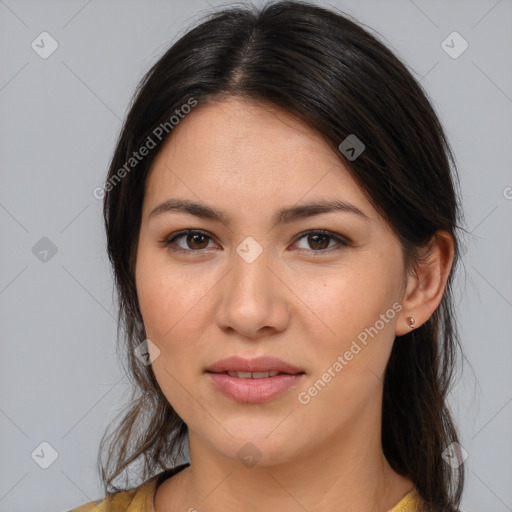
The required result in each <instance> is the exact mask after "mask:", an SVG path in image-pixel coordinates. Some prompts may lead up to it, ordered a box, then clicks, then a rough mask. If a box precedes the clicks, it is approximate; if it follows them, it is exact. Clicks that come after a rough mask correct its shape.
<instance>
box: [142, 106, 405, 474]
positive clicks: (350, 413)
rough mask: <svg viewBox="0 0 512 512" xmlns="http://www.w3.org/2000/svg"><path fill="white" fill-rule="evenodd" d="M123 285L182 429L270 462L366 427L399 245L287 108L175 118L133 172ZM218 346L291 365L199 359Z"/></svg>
mask: <svg viewBox="0 0 512 512" xmlns="http://www.w3.org/2000/svg"><path fill="white" fill-rule="evenodd" d="M168 201H174V203H173V205H172V208H171V205H170V203H167V208H166V207H165V206H161V205H162V204H164V203H166V202H168ZM179 201H188V202H189V203H188V204H191V203H198V204H199V205H201V207H203V208H202V209H201V208H188V209H187V208H184V207H183V203H181V206H180V203H179ZM312 203H326V204H328V203H330V205H331V206H332V205H333V204H338V206H339V208H338V209H331V210H329V209H328V208H327V207H317V208H307V207H306V206H307V205H311V204H312ZM158 207H160V208H158ZM207 209H208V210H207ZM210 210H213V211H215V212H217V214H216V215H214V214H212V213H211V211H210ZM282 210H286V211H285V212H284V213H283V212H282ZM152 212H153V213H152ZM205 212H209V213H208V215H206V213H205ZM187 230H190V231H187ZM136 284H137V293H138V297H139V303H140V308H141V312H142V316H143V320H144V325H145V328H146V334H147V337H148V339H149V340H151V343H150V348H151V347H152V346H153V347H156V349H157V350H156V349H155V348H153V349H152V350H150V352H151V353H152V357H155V356H156V355H158V356H157V357H156V358H155V359H154V361H153V363H152V365H153V370H154V373H155V376H156V378H157V380H158V383H159V385H160V387H161V389H162V391H163V393H164V394H165V396H166V398H167V400H168V401H169V403H170V404H171V405H172V407H173V408H174V409H175V410H176V412H177V413H178V414H179V415H180V417H181V418H182V419H183V420H184V421H185V423H186V424H187V425H188V428H189V436H190V440H192V439H193V438H195V439H198V440H201V442H202V443H203V444H204V445H205V446H208V447H210V448H211V450H213V451H215V452H217V453H219V454H222V455H223V456H225V457H228V458H231V459H233V460H236V459H237V457H238V455H237V454H238V452H239V450H240V449H241V448H242V447H244V446H245V443H247V442H251V443H252V444H253V445H254V446H255V447H256V449H257V453H258V454H259V455H258V456H260V457H261V462H260V464H265V463H266V464H278V463H280V462H284V461H286V460H291V459H293V458H299V457H301V456H306V455H307V454H308V452H309V453H311V452H312V451H314V450H317V449H318V448H319V446H320V445H322V444H325V443H328V442H329V443H332V441H333V439H339V438H341V437H342V436H340V434H341V433H343V432H345V433H346V434H347V435H354V434H355V433H356V432H358V433H359V435H362V434H364V435H371V433H372V432H374V431H375V429H377V428H378V427H379V426H380V423H379V420H380V413H381V411H380V403H381V397H382V376H383V373H384V370H385V367H386V363H387V360H388V358H389V355H390V351H391V348H392V344H393V341H394V337H395V329H396V322H397V318H398V311H399V310H400V309H401V306H400V301H401V299H402V297H403V289H404V261H403V256H402V250H401V247H400V245H399V242H398V240H397V238H396V236H395V235H394V234H393V232H392V231H391V229H390V228H389V227H388V225H387V224H386V223H385V221H384V219H383V218H382V217H380V216H379V214H378V213H377V212H376V211H375V210H374V208H373V207H372V206H371V204H370V203H369V202H368V200H367V199H366V197H365V196H364V194H363V192H362V190H361V188H360V187H359V186H358V185H357V184H356V182H355V181H354V180H353V179H352V178H351V176H350V174H349V172H348V171H347V169H346V168H345V167H344V165H343V164H342V163H341V161H340V159H339V157H338V155H336V154H335V152H333V150H331V149H330V147H329V146H328V145H327V144H326V142H325V141H324V140H322V138H321V137H320V136H319V135H318V134H316V133H315V132H314V131H312V130H311V129H310V128H309V127H308V126H306V125H304V124H303V123H301V122H300V121H298V120H295V119H294V118H292V117H290V116H289V115H287V114H286V113H284V112H282V111H280V110H278V109H276V108H274V107H271V106H268V105H267V106H261V105H257V104H254V103H249V102H244V101H241V100H235V99H229V100H223V101H219V102H212V103H209V104H207V105H202V106H198V107H196V108H195V109H194V110H193V111H192V112H191V113H190V114H188V115H187V117H185V118H184V119H183V120H181V121H180V123H179V125H177V126H176V127H175V128H174V130H173V133H172V136H171V137H170V138H169V139H168V140H167V141H166V143H165V145H164V146H163V148H162V149H161V151H160V153H159V154H158V155H157V157H156V159H155V161H154V164H153V166H152V168H151V170H150V173H149V175H148V178H147V181H146V190H145V196H144V204H143V217H142V224H141V229H140V235H139V243H138V251H137V264H136ZM152 344H153V345H152ZM230 356H240V357H241V358H243V359H246V360H250V361H252V360H254V359H255V358H258V357H260V356H270V357H274V358H278V359H280V360H281V361H283V362H285V363H288V364H289V365H292V366H293V367H295V369H296V370H297V371H299V372H301V373H299V374H298V375H297V374H296V375H294V376H290V375H280V376H279V375H278V376H277V377H270V376H269V377H267V378H264V379H262V381H263V380H264V381H265V383H263V382H262V383H258V382H257V379H253V380H252V381H251V382H249V383H248V382H247V381H245V382H243V380H244V379H241V378H239V377H236V376H231V377H230V376H229V375H219V374H216V375H213V376H212V373H210V372H209V371H207V369H211V368H212V365H214V364H215V363H217V362H218V361H220V360H222V359H225V358H228V357H230ZM268 364H270V363H268ZM273 364H274V363H273ZM260 369H261V368H260ZM269 369H271V368H269ZM289 373H295V372H292V371H289ZM255 376H261V375H255ZM221 388H222V389H224V390H225V391H221ZM244 449H246V448H244Z"/></svg>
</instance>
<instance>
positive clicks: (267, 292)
mask: <svg viewBox="0 0 512 512" xmlns="http://www.w3.org/2000/svg"><path fill="white" fill-rule="evenodd" d="M256 244H257V245H256ZM232 256H233V261H232V269H231V272H230V273H229V275H228V276H226V277H227V279H228V281H227V282H226V284H225V286H224V288H223V290H222V300H221V304H220V306H219V308H218V310H217V313H216V317H217V323H218V325H219V327H222V328H228V327H229V328H232V329H234V330H236V331H238V332H240V333H242V334H243V335H244V336H248V337H256V336H257V332H258V331H259V330H260V329H261V328H263V327H272V328H274V329H277V330H281V329H283V328H285V326H286V325H287V321H288V320H287V311H288V308H287V307H286V305H285V298H284V296H282V294H281V290H280V288H279V280H278V279H276V277H275V276H274V275H273V273H272V271H271V269H270V268H269V267H272V261H273V258H272V254H271V251H270V250H269V249H266V250H263V247H262V246H261V245H260V244H258V243H257V242H256V241H255V240H254V239H252V240H250V239H249V240H248V239H246V240H244V241H243V242H242V243H241V244H240V245H239V246H238V247H237V249H236V253H233V255H232Z"/></svg>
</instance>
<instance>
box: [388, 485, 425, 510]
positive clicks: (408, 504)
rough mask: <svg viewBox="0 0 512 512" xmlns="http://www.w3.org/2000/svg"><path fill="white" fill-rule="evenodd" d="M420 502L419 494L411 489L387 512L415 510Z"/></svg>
mask: <svg viewBox="0 0 512 512" xmlns="http://www.w3.org/2000/svg"><path fill="white" fill-rule="evenodd" d="M420 503H421V499H420V495H419V494H418V492H417V491H416V489H413V490H412V491H411V492H409V493H408V494H406V495H405V496H404V498H403V499H402V500H400V502H399V503H397V504H396V505H395V506H394V507H393V508H392V509H391V510H390V511H389V512H417V511H418V510H419V506H420Z"/></svg>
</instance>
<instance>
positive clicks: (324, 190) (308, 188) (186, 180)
mask: <svg viewBox="0 0 512 512" xmlns="http://www.w3.org/2000/svg"><path fill="white" fill-rule="evenodd" d="M170 194H172V195H173V196H180V197H188V198H191V199H192V198H193V199H198V198H201V199H202V200H204V201H205V202H209V203H215V204H219V203H232V204H233V205H235V204H238V205H239V206H241V207H244V206H245V208H247V207H248V206H249V205H252V206H256V207H258V206H259V208H261V207H263V205H264V204H266V205H268V206H271V205H272V204H273V203H275V204H276V205H278V204H280V205H281V206H282V204H283V203H286V204H288V203H296V202H299V201H301V200H304V201H306V200H309V199H319V198H323V199H334V198H339V199H345V200H349V199H350V200H351V201H352V202H354V201H357V202H359V205H360V206H361V207H364V206H366V210H368V209H370V208H371V207H370V205H369V203H368V201H367V199H366V197H365V196H364V194H363V192H362V190H361V189H360V187H359V186H358V185H357V184H356V182H355V181H354V180H353V178H352V177H351V175H350V173H349V172H348V170H347V168H346V167H345V166H344V165H343V163H342V161H341V160H340V158H339V156H338V155H337V154H336V153H335V151H334V150H333V149H332V148H331V147H330V146H329V144H328V143H327V142H326V141H325V140H324V139H323V137H322V136H321V135H320V134H319V133H318V132H316V131H315V130H314V129H312V128H311V127H309V126H308V125H307V124H305V123H304V122H302V121H300V120H298V119H296V118H294V117H293V116H291V115H290V114H288V113H286V112H284V111H282V110H280V109H279V108H277V107H275V106H272V105H268V104H258V103H255V102H252V101H250V102H249V101H245V100H239V99H232V98H230V99H226V100H222V101H214V102H211V103H207V104H204V105H200V106H197V107H195V109H193V110H192V111H191V112H190V113H189V114H188V115H186V116H185V117H184V119H182V120H181V121H180V123H179V124H178V125H176V126H175V128H174V129H173V131H172V132H171V135H170V136H169V137H168V139H167V140H166V142H165V143H164V145H163V146H162V148H161V150H160V152H159V154H158V155H157V156H156V158H155V160H154V162H153V165H152V168H151V170H150V172H149V175H148V178H147V181H146V197H145V200H147V201H148V202H150V203H152V204H153V205H154V204H155V203H156V202H158V201H163V200H166V199H168V196H169V195H170ZM256 199H258V200H259V203H258V201H256ZM262 200H263V201H264V203H262ZM146 213H147V212H146Z"/></svg>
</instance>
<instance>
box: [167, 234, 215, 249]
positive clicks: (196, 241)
mask: <svg viewBox="0 0 512 512" xmlns="http://www.w3.org/2000/svg"><path fill="white" fill-rule="evenodd" d="M181 239H185V244H186V246H188V247H183V246H181V245H179V244H178V243H177V241H178V240H181ZM208 240H211V237H210V236H209V235H208V234H206V233H204V232H203V231H199V230H197V229H186V230H184V231H180V232H178V233H175V234H173V235H172V236H170V237H168V238H166V239H165V240H163V241H162V243H163V244H164V246H165V247H170V248H171V250H173V251H177V252H199V251H201V250H202V249H206V248H207V246H208ZM205 241H206V244H205ZM173 245H177V246H178V249H175V248H173V247H172V246H173Z"/></svg>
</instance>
